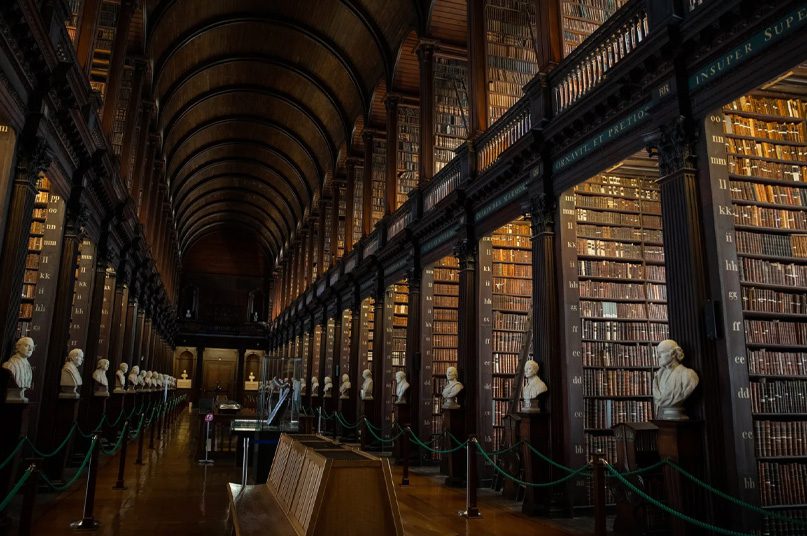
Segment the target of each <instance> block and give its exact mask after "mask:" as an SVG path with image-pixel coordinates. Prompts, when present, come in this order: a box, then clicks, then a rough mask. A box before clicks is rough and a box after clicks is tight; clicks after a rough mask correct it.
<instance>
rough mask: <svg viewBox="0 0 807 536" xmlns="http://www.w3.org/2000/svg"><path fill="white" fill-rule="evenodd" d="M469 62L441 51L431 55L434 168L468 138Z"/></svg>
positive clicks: (436, 169) (448, 158) (442, 164)
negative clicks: (432, 59) (447, 55)
mask: <svg viewBox="0 0 807 536" xmlns="http://www.w3.org/2000/svg"><path fill="white" fill-rule="evenodd" d="M467 80H468V62H467V61H466V60H463V59H459V58H449V57H445V56H441V55H439V54H438V55H435V57H434V79H433V82H432V84H433V91H434V116H433V122H434V126H433V128H434V171H433V173H435V174H436V173H437V172H438V171H440V170H441V169H443V167H445V165H446V164H448V163H449V162H450V161H451V159H452V158H454V149H456V148H457V147H459V146H460V145H462V144H463V143H464V142H465V140H466V139H468V83H467Z"/></svg>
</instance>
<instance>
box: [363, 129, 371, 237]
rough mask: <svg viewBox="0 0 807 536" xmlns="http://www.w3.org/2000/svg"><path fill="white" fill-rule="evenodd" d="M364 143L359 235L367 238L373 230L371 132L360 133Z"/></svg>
mask: <svg viewBox="0 0 807 536" xmlns="http://www.w3.org/2000/svg"><path fill="white" fill-rule="evenodd" d="M361 137H362V141H363V142H364V169H363V170H362V172H363V173H364V176H363V177H362V183H361V188H362V190H361V235H362V236H363V237H364V236H367V235H368V234H370V232H371V231H372V230H373V145H374V142H373V140H374V136H373V133H372V132H368V131H367V130H365V131H364V132H362V135H361Z"/></svg>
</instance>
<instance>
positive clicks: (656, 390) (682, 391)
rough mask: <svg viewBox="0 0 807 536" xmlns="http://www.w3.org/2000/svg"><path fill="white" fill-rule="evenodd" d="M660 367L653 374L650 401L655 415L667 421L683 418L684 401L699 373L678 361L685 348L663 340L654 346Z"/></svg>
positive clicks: (694, 384) (692, 388) (669, 340)
mask: <svg viewBox="0 0 807 536" xmlns="http://www.w3.org/2000/svg"><path fill="white" fill-rule="evenodd" d="M656 355H657V356H658V364H659V369H658V370H657V371H656V374H655V375H654V377H653V405H654V406H655V409H656V418H657V419H661V420H669V421H685V420H688V419H689V417H687V415H686V414H685V413H684V401H686V399H687V398H689V396H690V395H691V394H692V391H694V390H695V387H697V386H698V381H699V380H698V375H697V374H696V373H695V371H694V370H692V369H690V368H687V367H685V366H684V365H682V364H681V362H682V361H683V360H684V350H683V349H682V348H681V347H680V346H678V343H677V342H675V341H673V340H671V339H667V340H663V341H661V342H660V343H658V346H657V347H656Z"/></svg>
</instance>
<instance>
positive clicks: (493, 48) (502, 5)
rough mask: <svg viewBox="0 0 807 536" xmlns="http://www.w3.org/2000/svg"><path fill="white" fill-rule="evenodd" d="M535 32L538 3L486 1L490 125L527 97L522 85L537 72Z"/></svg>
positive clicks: (501, 0) (514, 0)
mask: <svg viewBox="0 0 807 536" xmlns="http://www.w3.org/2000/svg"><path fill="white" fill-rule="evenodd" d="M536 32H537V26H536V20H535V2H532V1H529V0H487V2H486V4H485V35H486V38H487V40H486V55H487V82H488V122H489V123H490V124H493V123H494V122H495V121H496V120H497V119H498V118H499V117H501V116H502V115H503V114H504V113H505V112H506V111H507V110H509V109H510V108H512V107H513V105H514V104H515V103H516V102H518V100H519V99H520V98H521V97H522V96H524V91H523V89H522V88H523V87H524V86H525V85H527V82H529V81H530V80H532V78H533V77H534V76H535V75H536V73H538V61H537V59H536V55H535V50H536V48H535V39H536V37H537V33H536Z"/></svg>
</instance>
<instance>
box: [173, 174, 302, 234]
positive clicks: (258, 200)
mask: <svg viewBox="0 0 807 536" xmlns="http://www.w3.org/2000/svg"><path fill="white" fill-rule="evenodd" d="M239 199H243V200H244V202H245V203H251V204H254V205H258V206H260V207H261V209H262V210H263V211H264V212H266V213H267V215H268V217H269V220H270V221H271V223H272V224H273V225H274V226H275V227H276V228H278V229H279V230H280V232H281V233H284V236H289V235H290V234H291V233H292V231H293V228H292V226H291V224H290V223H289V220H288V219H287V218H286V217H285V216H284V215H283V213H282V212H280V209H279V208H278V207H277V205H275V203H274V202H273V201H272V200H271V198H268V197H266V196H264V195H263V194H261V193H260V192H256V191H254V190H248V191H245V190H243V189H241V188H234V187H230V186H223V187H219V188H210V189H207V190H206V191H205V192H203V193H201V194H200V196H197V197H196V199H194V200H192V201H191V200H189V201H188V202H187V203H185V204H184V205H183V206H182V209H181V210H182V211H183V212H182V213H181V214H177V222H179V223H177V226H178V227H179V226H181V225H183V224H184V222H185V221H186V220H187V219H189V217H190V216H192V215H193V214H194V213H195V211H197V210H201V209H203V208H206V207H207V206H209V205H212V204H214V203H219V202H222V201H227V202H229V203H232V202H237V201H238V200H239Z"/></svg>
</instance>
